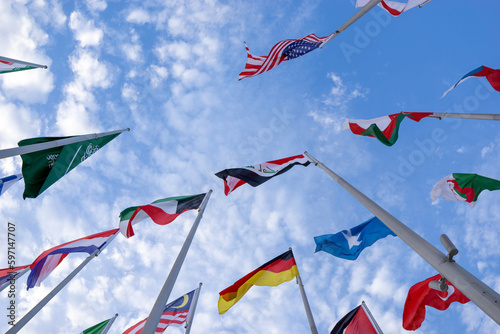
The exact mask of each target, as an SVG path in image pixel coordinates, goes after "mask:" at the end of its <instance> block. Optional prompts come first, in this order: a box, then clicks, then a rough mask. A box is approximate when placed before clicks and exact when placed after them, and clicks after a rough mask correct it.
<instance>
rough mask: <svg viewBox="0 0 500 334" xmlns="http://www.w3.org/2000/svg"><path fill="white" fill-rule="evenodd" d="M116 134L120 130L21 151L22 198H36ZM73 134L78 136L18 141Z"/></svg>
mask: <svg viewBox="0 0 500 334" xmlns="http://www.w3.org/2000/svg"><path fill="white" fill-rule="evenodd" d="M119 134H120V133H115V134H111V135H107V136H103V137H99V138H94V139H89V140H83V141H80V142H76V143H72V144H67V145H64V146H58V147H54V148H49V149H45V150H41V151H36V152H33V153H27V154H22V155H21V159H22V160H23V167H22V173H23V177H24V193H23V198H25V199H26V197H29V198H36V197H37V196H38V195H40V194H41V193H42V192H44V191H45V190H47V188H49V187H50V186H51V185H53V184H54V183H55V182H56V181H57V180H59V179H60V178H61V177H63V176H64V175H66V174H67V173H68V172H69V171H71V170H72V169H73V168H75V167H76V166H78V165H79V164H80V163H82V162H83V161H84V160H86V159H87V158H88V157H90V156H91V155H92V154H94V153H95V152H97V151H98V150H99V149H100V148H101V147H103V146H104V145H106V144H107V143H109V142H110V141H111V140H113V139H114V138H115V137H116V136H118V135H119ZM73 137H78V136H71V137H39V138H30V139H24V140H21V141H20V142H19V143H18V145H19V146H26V145H32V144H38V143H45V142H50V141H54V140H61V139H66V138H73Z"/></svg>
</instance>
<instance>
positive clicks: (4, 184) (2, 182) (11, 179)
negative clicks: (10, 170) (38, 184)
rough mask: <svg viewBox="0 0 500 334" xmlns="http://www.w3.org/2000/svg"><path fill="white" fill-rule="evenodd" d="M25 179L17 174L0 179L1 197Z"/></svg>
mask: <svg viewBox="0 0 500 334" xmlns="http://www.w3.org/2000/svg"><path fill="white" fill-rule="evenodd" d="M22 178H23V175H22V174H15V175H11V176H6V177H2V178H1V179H0V195H3V194H4V193H5V192H6V191H7V189H9V188H10V187H11V186H12V185H13V184H14V183H16V182H17V181H19V180H21V179H22Z"/></svg>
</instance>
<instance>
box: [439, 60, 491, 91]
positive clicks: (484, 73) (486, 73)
mask: <svg viewBox="0 0 500 334" xmlns="http://www.w3.org/2000/svg"><path fill="white" fill-rule="evenodd" d="M470 77H486V80H488V82H489V83H490V85H491V87H493V89H495V90H496V91H499V92H500V70H494V69H492V68H489V67H486V66H479V67H478V68H476V69H475V70H472V71H470V72H469V73H467V74H466V75H464V76H463V77H462V78H461V79H460V80H458V82H457V83H456V84H454V85H453V86H451V88H450V89H448V90H447V91H446V92H444V94H443V96H441V98H443V97H444V96H445V95H446V94H448V92H449V91H450V90H452V89H453V88H455V87H457V86H458V85H460V84H461V83H462V82H464V81H465V80H467V79H469V78H470Z"/></svg>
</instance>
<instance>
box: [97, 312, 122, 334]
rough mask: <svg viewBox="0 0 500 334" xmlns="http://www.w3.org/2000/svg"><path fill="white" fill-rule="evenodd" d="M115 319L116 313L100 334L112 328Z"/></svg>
mask: <svg viewBox="0 0 500 334" xmlns="http://www.w3.org/2000/svg"><path fill="white" fill-rule="evenodd" d="M116 317H118V313H115V316H114V317H113V318H111V320H110V321H109V322H108V324H107V325H106V327H104V329H103V330H102V332H101V334H106V333H107V332H108V331H109V329H110V328H111V326H113V322H115V320H116Z"/></svg>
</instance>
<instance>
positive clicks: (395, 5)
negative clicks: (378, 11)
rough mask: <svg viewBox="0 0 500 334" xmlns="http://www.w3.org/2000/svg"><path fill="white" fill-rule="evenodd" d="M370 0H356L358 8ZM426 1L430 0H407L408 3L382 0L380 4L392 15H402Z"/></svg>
mask: <svg viewBox="0 0 500 334" xmlns="http://www.w3.org/2000/svg"><path fill="white" fill-rule="evenodd" d="M369 1H370V0H358V1H356V8H358V7H363V6H364V5H366V4H367V3H368V2H369ZM426 1H428V0H408V1H406V3H404V2H396V1H387V0H382V1H381V2H380V3H379V4H378V5H379V6H380V7H382V8H384V9H385V10H386V11H387V12H388V13H389V14H391V15H392V16H399V15H401V13H403V12H406V11H407V10H408V9H411V8H413V7H416V6H418V5H421V4H423V3H424V2H426Z"/></svg>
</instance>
